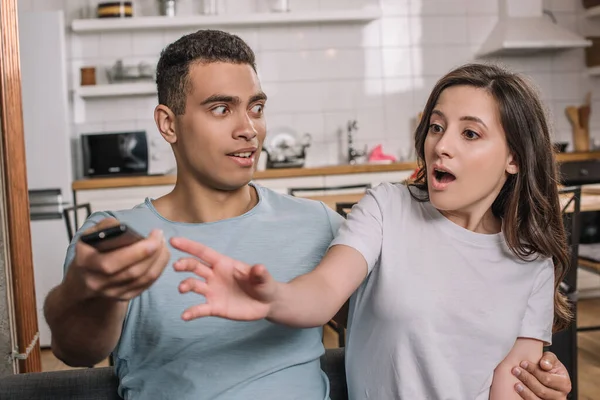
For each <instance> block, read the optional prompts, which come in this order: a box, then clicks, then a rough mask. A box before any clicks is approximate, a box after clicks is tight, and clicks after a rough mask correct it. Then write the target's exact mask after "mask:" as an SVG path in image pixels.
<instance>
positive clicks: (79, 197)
mask: <svg viewBox="0 0 600 400" xmlns="http://www.w3.org/2000/svg"><path fill="white" fill-rule="evenodd" d="M171 190H173V186H172V185H161V186H139V187H128V188H112V189H94V190H79V191H77V194H76V201H77V204H84V203H90V205H91V209H92V212H95V211H116V210H126V209H130V208H133V207H135V206H136V205H138V204H140V203H143V202H144V200H145V199H146V197H150V198H153V199H155V198H158V197H161V196H164V195H165V194H167V193H169V192H170V191H171ZM82 222H83V221H79V224H80V225H81V223H82Z"/></svg>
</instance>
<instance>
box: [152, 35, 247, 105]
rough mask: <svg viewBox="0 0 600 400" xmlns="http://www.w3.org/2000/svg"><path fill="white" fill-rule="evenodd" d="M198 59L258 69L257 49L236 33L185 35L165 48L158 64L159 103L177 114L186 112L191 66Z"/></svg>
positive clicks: (198, 60) (204, 61)
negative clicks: (253, 49) (245, 65)
mask: <svg viewBox="0 0 600 400" xmlns="http://www.w3.org/2000/svg"><path fill="white" fill-rule="evenodd" d="M195 62H201V63H213V62H227V63H233V64H248V65H250V66H251V67H252V69H254V71H256V59H255V56H254V52H253V51H252V49H251V48H250V47H249V46H248V45H247V44H246V42H244V41H243V40H242V39H241V38H240V37H238V36H236V35H232V34H230V33H227V32H223V31H219V30H212V29H205V30H199V31H197V32H194V33H190V34H188V35H185V36H183V37H181V38H180V39H178V40H177V41H175V42H173V43H171V44H170V45H168V46H167V47H166V48H165V49H164V50H163V51H162V53H161V55H160V59H159V60H158V65H157V67H156V86H157V89H158V102H159V104H163V105H165V106H167V107H169V108H170V109H171V111H173V112H174V113H175V115H182V114H184V113H185V101H186V96H187V94H188V93H189V91H190V89H191V87H190V84H189V71H190V65H191V64H193V63H195Z"/></svg>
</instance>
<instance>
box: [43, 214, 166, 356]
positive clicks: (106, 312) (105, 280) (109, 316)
mask: <svg viewBox="0 0 600 400" xmlns="http://www.w3.org/2000/svg"><path fill="white" fill-rule="evenodd" d="M115 223H118V221H116V220H115V219H113V218H107V219H105V220H102V221H100V222H99V223H98V225H96V226H95V227H94V228H92V230H93V229H101V228H104V227H107V226H112V225H114V224H115ZM89 231H91V230H88V231H86V232H89ZM76 240H78V239H76ZM169 258H170V255H169V250H168V248H167V246H166V243H165V241H164V238H163V236H162V233H161V232H160V231H153V232H152V233H151V234H150V236H148V237H147V238H145V239H143V240H140V241H139V242H137V243H134V244H132V245H129V246H125V247H123V248H119V249H116V250H113V251H109V252H104V253H101V252H98V251H97V250H96V249H94V248H93V247H91V246H89V245H87V244H85V243H83V242H80V241H77V242H75V244H74V258H73V260H72V261H71V263H70V264H69V267H68V269H67V272H66V274H65V278H64V280H63V282H62V283H61V284H60V285H58V286H57V287H55V288H54V289H53V290H52V291H51V292H50V293H49V294H48V296H47V297H46V300H45V303H44V316H45V317H46V320H47V322H48V325H49V327H50V331H51V332H52V351H53V353H54V354H55V355H56V357H58V358H59V359H60V360H62V361H63V362H65V364H67V365H71V366H79V367H89V366H92V365H94V364H96V363H98V362H100V361H102V360H103V359H105V358H106V357H108V355H109V354H110V353H111V352H112V351H113V349H114V348H115V346H116V345H117V343H118V341H119V337H120V336H121V330H122V326H123V321H124V319H125V315H126V313H127V307H128V304H129V300H131V299H132V298H134V297H135V296H138V295H139V294H140V293H142V292H143V291H144V290H146V289H147V288H148V287H150V286H151V285H152V284H153V283H154V282H155V281H156V279H158V277H159V276H160V275H161V273H162V271H163V269H164V268H165V266H166V265H167V263H168V261H169Z"/></svg>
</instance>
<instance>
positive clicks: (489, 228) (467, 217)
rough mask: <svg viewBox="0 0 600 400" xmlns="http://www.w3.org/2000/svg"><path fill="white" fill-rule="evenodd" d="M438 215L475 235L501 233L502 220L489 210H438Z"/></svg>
mask: <svg viewBox="0 0 600 400" xmlns="http://www.w3.org/2000/svg"><path fill="white" fill-rule="evenodd" d="M439 211H440V213H441V214H442V215H443V216H444V217H446V218H448V219H449V220H450V221H452V222H454V223H455V224H457V225H459V226H461V227H463V228H465V229H468V230H470V231H473V232H476V233H482V234H486V235H491V234H496V233H499V232H501V231H502V220H501V219H500V218H498V217H496V216H495V215H494V213H493V212H492V209H491V208H487V209H486V210H483V211H481V210H456V211H448V210H439Z"/></svg>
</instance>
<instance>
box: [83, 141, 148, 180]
mask: <svg viewBox="0 0 600 400" xmlns="http://www.w3.org/2000/svg"><path fill="white" fill-rule="evenodd" d="M81 150H82V158H83V175H84V176H85V177H88V178H91V177H99V176H128V175H146V174H148V140H147V137H146V132H145V131H136V132H114V133H92V134H83V135H81Z"/></svg>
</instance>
